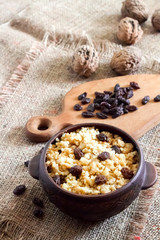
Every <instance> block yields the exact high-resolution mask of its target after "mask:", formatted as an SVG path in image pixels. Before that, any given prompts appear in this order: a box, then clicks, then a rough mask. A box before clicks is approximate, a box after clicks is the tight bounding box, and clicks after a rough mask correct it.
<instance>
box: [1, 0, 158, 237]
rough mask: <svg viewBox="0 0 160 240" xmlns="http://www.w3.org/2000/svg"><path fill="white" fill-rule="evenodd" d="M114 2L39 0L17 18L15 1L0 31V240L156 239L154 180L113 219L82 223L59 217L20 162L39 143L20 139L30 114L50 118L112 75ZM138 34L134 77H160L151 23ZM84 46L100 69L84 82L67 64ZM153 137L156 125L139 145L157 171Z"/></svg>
mask: <svg viewBox="0 0 160 240" xmlns="http://www.w3.org/2000/svg"><path fill="white" fill-rule="evenodd" d="M121 2H122V1H120V0H118V1H116V2H113V1H110V0H101V1H100V0H99V1H94V2H93V1H91V0H88V1H87V2H86V1H77V2H76V3H74V1H73V0H67V1H64V0H63V1H61V0H60V1H59V0H57V1H45V2H44V1H42V0H41V1H34V3H32V4H30V5H29V6H27V7H26V8H25V9H24V10H23V11H22V12H20V13H19V14H16V9H18V6H17V5H16V4H15V6H16V7H15V8H16V9H15V16H14V17H12V18H11V20H10V21H9V22H8V23H6V24H3V25H1V26H0V46H1V49H2V53H1V57H0V63H1V69H0V76H1V85H0V86H1V91H0V92H1V95H0V104H1V119H0V121H1V124H0V131H1V148H0V159H1V166H0V172H1V175H0V179H1V189H0V199H1V203H0V208H1V220H0V237H1V239H7V240H8V239H15V240H26V239H33V240H38V239H39V240H40V239H43V240H45V239H46V240H49V239H58V240H61V239H76V240H80V239H83V240H86V239H88V240H90V239H97V240H98V239H110V240H123V239H124V240H125V239H126V240H127V239H134V238H133V237H134V236H135V235H138V236H141V237H142V238H143V239H147V240H150V239H153V238H154V239H156V240H158V239H159V226H158V222H159V216H160V210H159V209H160V208H159V205H158V204H159V192H158V183H157V184H156V185H154V186H153V187H152V188H150V189H148V190H145V191H141V193H140V195H139V197H138V198H137V199H136V200H135V201H134V202H133V204H132V205H131V206H130V207H129V208H127V209H126V210H125V211H123V212H122V213H120V214H119V215H117V216H115V217H112V218H110V219H107V220H105V221H102V222H98V223H89V222H83V221H79V220H75V219H72V218H71V217H69V216H67V215H65V214H63V213H61V212H60V211H59V210H58V209H57V208H56V207H55V206H54V205H53V204H51V203H50V202H49V201H48V199H47V198H46V197H45V195H44V193H43V191H42V190H41V187H40V186H39V182H37V181H36V180H34V179H32V178H31V177H30V176H29V174H28V172H27V169H26V168H25V167H24V164H23V163H24V161H27V160H29V159H30V158H31V157H32V156H33V155H35V153H36V152H38V150H39V149H40V148H41V147H42V146H43V145H44V144H34V143H31V142H29V140H28V139H27V138H26V136H25V132H24V126H25V124H26V121H27V120H28V119H29V118H30V117H31V116H33V115H43V114H44V115H56V114H58V113H59V112H60V111H61V102H62V98H63V96H64V95H65V93H66V92H67V91H68V90H70V89H71V87H73V86H76V85H79V84H81V83H83V82H86V81H91V80H93V79H94V80H95V79H101V78H106V77H111V76H116V75H115V73H113V72H112V70H111V69H110V67H109V62H110V59H111V57H112V55H113V53H114V51H116V50H118V49H120V48H122V46H121V44H120V43H119V42H118V40H117V38H116V35H115V31H116V27H117V24H118V21H119V19H120V6H121ZM146 2H147V3H148V4H149V6H150V13H151V12H153V10H154V8H155V7H156V5H155V4H156V1H155V0H154V1H153V0H152V1H151V0H150V1H149V0H148V1H146ZM159 7H160V6H159ZM8 16H11V15H9V13H8ZM12 16H13V15H12ZM143 30H144V37H143V39H142V41H141V42H139V43H138V44H137V47H139V48H140V49H141V51H142V53H143V67H142V68H141V69H140V70H139V72H137V73H159V72H160V60H159V59H160V45H159V41H160V34H159V33H156V32H155V31H154V30H153V29H152V27H151V23H150V20H148V22H147V23H145V24H144V25H143ZM46 31H47V32H48V33H46ZM44 35H45V37H44V38H43V36H44ZM42 38H43V40H42ZM87 42H92V43H93V44H94V45H95V47H96V48H97V50H98V51H99V53H100V67H99V69H98V70H97V72H96V73H95V74H93V75H92V76H91V77H90V78H89V79H84V78H80V77H79V76H77V75H75V74H74V73H73V72H72V71H71V69H70V63H71V57H72V55H73V52H74V50H75V48H76V47H77V46H79V45H81V44H83V43H87ZM28 51H29V52H28ZM26 52H28V53H27V55H26ZM157 87H158V86H157ZM159 139H160V125H159V126H157V127H155V128H154V129H153V130H151V131H149V132H148V133H146V134H145V135H144V136H143V137H142V138H141V139H140V140H139V143H140V145H141V146H142V148H143V150H144V154H145V160H147V161H150V162H152V163H153V164H155V165H156V166H157V169H159V162H158V153H159V152H158V149H159V147H160V143H159ZM22 183H24V184H26V186H27V190H26V192H25V193H24V195H23V196H21V197H15V196H14V195H13V193H12V191H13V189H14V187H15V186H17V185H18V184H22ZM34 196H39V197H40V198H42V199H43V200H44V203H45V210H44V212H45V217H44V219H43V220H39V219H36V218H34V217H33V210H34V209H35V206H33V204H32V198H33V197H34ZM146 222H147V225H146ZM145 226H146V227H145Z"/></svg>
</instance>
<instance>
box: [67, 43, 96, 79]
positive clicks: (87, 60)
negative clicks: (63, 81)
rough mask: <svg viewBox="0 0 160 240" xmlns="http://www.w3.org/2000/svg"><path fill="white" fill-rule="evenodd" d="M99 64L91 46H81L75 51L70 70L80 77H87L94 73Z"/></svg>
mask: <svg viewBox="0 0 160 240" xmlns="http://www.w3.org/2000/svg"><path fill="white" fill-rule="evenodd" d="M98 64H99V57H98V53H97V51H96V50H95V48H93V47H92V46H89V45H82V46H80V47H79V48H77V49H76V51H75V53H74V56H73V59H72V68H73V70H74V71H75V72H76V73H78V74H79V75H80V76H84V77H89V76H90V75H91V74H92V73H93V72H95V71H96V69H97V67H98Z"/></svg>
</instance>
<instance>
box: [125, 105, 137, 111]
mask: <svg viewBox="0 0 160 240" xmlns="http://www.w3.org/2000/svg"><path fill="white" fill-rule="evenodd" d="M126 109H127V110H128V111H129V112H134V111H136V110H138V108H137V107H136V106H134V105H127V106H126Z"/></svg>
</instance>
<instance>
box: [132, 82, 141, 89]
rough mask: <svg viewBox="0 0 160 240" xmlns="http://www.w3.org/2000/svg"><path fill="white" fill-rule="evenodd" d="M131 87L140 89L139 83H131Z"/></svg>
mask: <svg viewBox="0 0 160 240" xmlns="http://www.w3.org/2000/svg"><path fill="white" fill-rule="evenodd" d="M130 86H131V87H132V88H133V89H140V86H139V85H138V83H136V82H130Z"/></svg>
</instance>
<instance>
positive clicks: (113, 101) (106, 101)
mask: <svg viewBox="0 0 160 240" xmlns="http://www.w3.org/2000/svg"><path fill="white" fill-rule="evenodd" d="M137 89H140V86H139V85H138V83H136V82H130V86H129V87H121V86H120V85H119V84H118V83H117V84H116V85H115V86H114V89H113V92H112V91H104V92H95V98H94V99H93V103H91V99H90V98H87V92H84V93H82V94H81V95H79V96H78V100H80V101H81V104H82V105H85V104H89V105H88V107H87V109H86V111H84V112H82V117H84V118H92V117H97V118H100V119H106V118H108V117H109V116H111V117H112V118H117V117H119V116H121V115H123V114H127V113H129V112H134V111H136V110H138V107H137V106H135V105H131V104H130V100H129V99H130V98H132V97H133V96H134V93H133V90H137ZM149 101H150V97H149V96H145V97H144V98H143V99H142V100H141V103H142V105H145V104H147V103H148V102H149ZM154 102H160V95H157V96H156V97H155V98H154ZM82 109H83V108H82V106H81V105H80V104H75V105H74V110H75V111H81V110H82ZM95 110H99V111H98V112H96V114H94V111H95Z"/></svg>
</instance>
